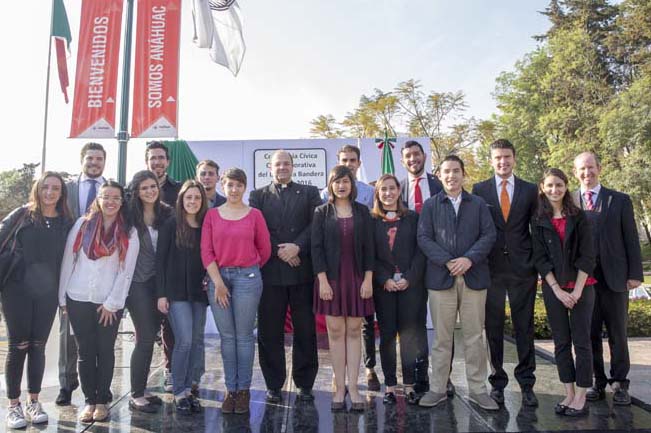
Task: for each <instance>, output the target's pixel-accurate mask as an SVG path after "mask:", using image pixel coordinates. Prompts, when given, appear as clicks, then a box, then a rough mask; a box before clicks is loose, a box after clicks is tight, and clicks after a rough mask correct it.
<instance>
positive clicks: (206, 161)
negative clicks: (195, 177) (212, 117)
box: [194, 159, 219, 173]
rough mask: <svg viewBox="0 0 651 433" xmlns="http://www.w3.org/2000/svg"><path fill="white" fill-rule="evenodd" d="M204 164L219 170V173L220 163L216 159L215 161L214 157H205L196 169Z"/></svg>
mask: <svg viewBox="0 0 651 433" xmlns="http://www.w3.org/2000/svg"><path fill="white" fill-rule="evenodd" d="M202 165H207V166H208V167H212V168H214V169H215V170H217V173H219V165H217V163H216V162H215V161H213V160H212V159H204V160H201V161H199V162H198V163H197V166H196V167H195V168H194V169H195V170H199V167H201V166H202Z"/></svg>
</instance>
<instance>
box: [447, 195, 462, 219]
mask: <svg viewBox="0 0 651 433" xmlns="http://www.w3.org/2000/svg"><path fill="white" fill-rule="evenodd" d="M448 198H449V199H450V202H452V207H453V208H454V214H455V215H457V216H458V215H459V207H460V206H461V199H462V198H463V193H461V194H459V195H458V196H456V197H452V196H451V195H449V196H448Z"/></svg>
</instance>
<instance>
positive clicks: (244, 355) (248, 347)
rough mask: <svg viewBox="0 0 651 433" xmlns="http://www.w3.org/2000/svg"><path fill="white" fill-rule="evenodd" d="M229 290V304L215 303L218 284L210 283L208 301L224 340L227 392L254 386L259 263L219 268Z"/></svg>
mask: <svg viewBox="0 0 651 433" xmlns="http://www.w3.org/2000/svg"><path fill="white" fill-rule="evenodd" d="M220 273H221V276H222V279H223V280H224V284H225V285H226V287H228V290H229V291H230V295H231V296H230V298H229V304H228V307H226V308H222V307H221V306H220V305H219V304H218V303H216V302H215V285H214V284H213V283H212V282H210V285H209V286H208V302H210V309H211V310H212V314H213V317H214V318H215V324H216V325H217V329H218V330H219V337H220V341H221V353H222V362H223V364H224V378H225V382H226V389H227V390H228V391H238V390H246V389H249V388H250V387H251V376H252V374H253V359H254V357H255V338H254V336H253V328H254V326H255V316H256V313H257V311H258V304H259V303H260V296H262V277H261V275H260V268H259V267H258V266H251V267H248V268H235V267H233V268H222V269H220Z"/></svg>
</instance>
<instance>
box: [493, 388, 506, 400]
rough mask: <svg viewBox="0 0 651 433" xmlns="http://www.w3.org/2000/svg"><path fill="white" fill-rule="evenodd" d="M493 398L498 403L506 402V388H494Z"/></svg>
mask: <svg viewBox="0 0 651 433" xmlns="http://www.w3.org/2000/svg"><path fill="white" fill-rule="evenodd" d="M490 396H491V398H492V399H493V400H495V403H497V404H504V390H503V389H499V388H493V389H492V390H491V394H490Z"/></svg>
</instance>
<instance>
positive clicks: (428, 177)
mask: <svg viewBox="0 0 651 433" xmlns="http://www.w3.org/2000/svg"><path fill="white" fill-rule="evenodd" d="M426 159H427V156H426V155H425V151H424V150H423V146H421V145H420V143H419V142H417V141H414V140H409V141H406V142H405V144H403V145H402V148H401V150H400V162H401V164H402V166H403V167H405V170H407V177H406V178H405V179H402V181H401V182H400V196H401V198H402V201H403V202H404V203H405V205H407V206H408V207H409V209H411V210H413V211H416V213H418V214H419V215H420V212H421V209H422V208H423V203H425V201H426V200H427V199H428V198H430V197H432V196H434V195H436V194H438V193H439V191H441V190H442V189H443V185H441V181H439V180H438V179H437V178H436V176H433V175H432V174H430V173H428V172H426V171H425V161H426ZM420 314H421V316H422V322H423V326H422V327H421V328H422V334H421V336H420V340H421V346H422V347H421V353H420V355H419V356H418V359H419V360H420V362H419V363H418V364H417V369H418V370H419V371H420V370H421V369H422V370H423V373H424V374H422V375H421V374H417V375H416V379H417V380H418V379H419V377H422V378H423V381H422V382H421V383H417V384H416V387H415V390H416V392H417V393H419V394H422V393H423V392H425V391H427V390H428V389H429V379H428V377H427V370H428V365H429V362H428V358H427V355H428V354H429V347H428V344H427V330H426V327H425V323H426V321H427V302H426V299H425V298H424V299H423V305H422V311H420ZM447 392H448V396H449V397H452V396H453V395H454V385H452V382H449V383H448V389H447ZM409 403H412V404H414V403H417V401H410V402H409Z"/></svg>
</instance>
